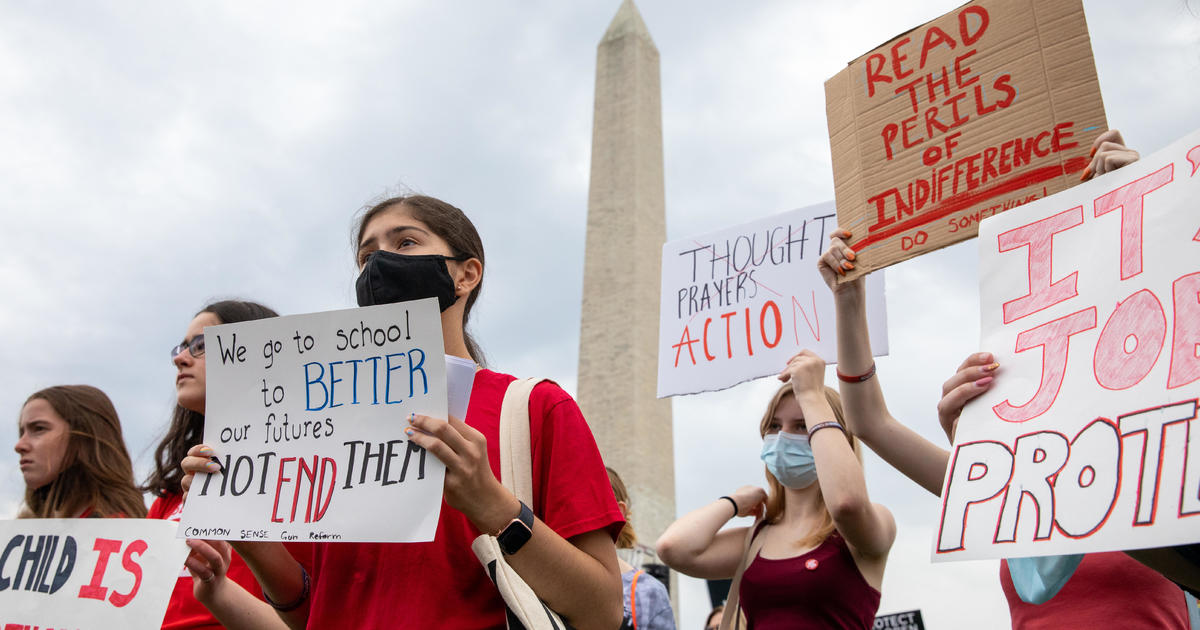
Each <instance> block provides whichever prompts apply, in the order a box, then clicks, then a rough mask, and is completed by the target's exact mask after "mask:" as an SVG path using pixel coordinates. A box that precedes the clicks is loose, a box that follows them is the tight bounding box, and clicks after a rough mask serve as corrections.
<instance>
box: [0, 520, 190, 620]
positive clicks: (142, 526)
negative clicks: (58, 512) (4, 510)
mask: <svg viewBox="0 0 1200 630" xmlns="http://www.w3.org/2000/svg"><path fill="white" fill-rule="evenodd" d="M176 527H177V525H176V524H175V523H171V522H168V521H160V520H155V519H138V518H78V519H32V518H31V519H20V520H15V521H0V628H20V629H25V628H41V629H43V630H52V629H56V628H64V629H66V628H69V629H70V630H89V629H94V630H101V629H107V628H130V629H131V630H137V629H139V628H142V629H145V630H151V629H155V630H157V628H159V627H160V626H161V625H162V619H163V614H164V613H166V611H167V602H168V601H169V600H170V599H171V591H173V590H174V589H175V582H176V576H178V575H179V568H180V567H181V566H183V561H184V559H185V558H186V557H187V554H188V547H187V545H186V544H184V542H183V541H182V540H179V539H177V538H176V537H175V529H176Z"/></svg>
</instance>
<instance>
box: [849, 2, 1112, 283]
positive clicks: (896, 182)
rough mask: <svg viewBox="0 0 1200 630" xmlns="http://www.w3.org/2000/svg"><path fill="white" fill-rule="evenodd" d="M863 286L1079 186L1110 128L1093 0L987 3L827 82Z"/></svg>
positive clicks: (968, 7) (906, 36)
mask: <svg viewBox="0 0 1200 630" xmlns="http://www.w3.org/2000/svg"><path fill="white" fill-rule="evenodd" d="M825 104H826V117H827V119H828V124H829V141H830V146H831V149H832V158H833V180H834V186H835V197H836V199H837V207H838V224H839V225H840V226H841V227H843V228H846V229H848V230H850V231H851V232H853V233H854V237H853V239H852V241H851V243H850V245H851V247H853V248H854V249H855V250H856V251H865V250H867V249H870V250H872V254H871V256H866V257H863V258H861V259H860V260H861V261H862V262H861V263H859V264H858V268H857V269H856V270H854V271H852V272H850V273H849V274H848V275H847V276H846V277H847V278H853V277H857V276H858V275H861V274H864V273H868V272H870V271H872V270H874V269H878V268H880V267H886V266H888V265H891V264H894V263H897V262H900V261H902V260H907V259H909V258H912V257H913V256H917V255H920V254H923V253H925V252H930V251H933V250H935V249H939V248H941V247H944V246H946V245H949V244H951V243H956V242H958V241H961V240H964V239H968V238H971V237H973V236H975V234H976V232H977V231H978V228H979V221H980V220H982V219H983V218H986V217H989V216H992V215H995V214H998V213H1000V212H1003V211H1005V210H1008V209H1009V208H1013V207H1016V206H1019V205H1022V204H1026V203H1029V202H1031V201H1033V200H1035V199H1042V198H1044V197H1047V196H1049V195H1052V194H1054V193H1056V192H1059V191H1061V190H1065V189H1067V188H1069V187H1070V186H1071V185H1073V184H1076V183H1078V182H1079V176H1080V173H1081V172H1082V171H1083V169H1084V168H1085V167H1086V166H1087V163H1088V161H1089V159H1088V152H1089V151H1090V148H1091V143H1092V140H1094V139H1095V137H1096V136H1097V135H1099V134H1100V133H1102V132H1103V131H1105V129H1107V123H1106V122H1105V118H1104V104H1103V102H1102V101H1101V100H1100V86H1099V84H1098V83H1097V81H1096V68H1095V64H1094V63H1093V62H1092V48H1091V40H1090V39H1089V37H1088V31H1087V23H1086V22H1085V20H1084V16H1083V6H1082V3H1081V0H1045V1H1038V2H1034V0H976V1H975V2H970V3H968V4H965V5H963V6H961V7H959V8H958V9H956V10H954V11H952V12H950V13H947V14H946V15H943V16H941V17H939V18H937V19H935V20H933V21H931V22H929V23H927V24H924V25H922V26H919V27H917V28H915V29H913V30H911V31H908V32H906V33H903V34H901V35H898V36H897V37H896V38H894V39H893V40H891V41H889V42H888V43H886V44H884V45H882V46H880V47H879V48H876V49H875V50H873V51H871V52H870V53H867V54H866V55H863V56H862V57H860V58H858V59H856V60H855V61H853V62H851V63H850V65H849V66H848V67H847V68H846V69H845V70H842V71H841V72H839V73H838V74H837V75H836V76H834V77H833V78H831V79H829V80H828V81H826V82H825Z"/></svg>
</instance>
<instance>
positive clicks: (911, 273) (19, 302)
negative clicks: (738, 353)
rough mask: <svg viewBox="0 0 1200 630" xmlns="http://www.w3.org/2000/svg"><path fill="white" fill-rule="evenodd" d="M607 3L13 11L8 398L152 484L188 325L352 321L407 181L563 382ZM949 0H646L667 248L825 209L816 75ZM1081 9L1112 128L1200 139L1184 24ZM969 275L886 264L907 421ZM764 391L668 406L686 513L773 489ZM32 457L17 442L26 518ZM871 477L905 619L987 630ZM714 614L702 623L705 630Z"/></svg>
mask: <svg viewBox="0 0 1200 630" xmlns="http://www.w3.org/2000/svg"><path fill="white" fill-rule="evenodd" d="M617 4H618V3H617V2H616V0H612V1H611V2H592V3H587V4H582V5H580V4H577V3H555V2H534V3H525V4H521V5H508V4H495V3H484V2H471V3H465V4H464V3H421V2H412V3H404V4H402V5H400V6H382V5H379V4H378V3H368V2H349V3H339V4H337V5H330V4H328V3H304V2H301V3H255V4H247V3H239V2H216V3H205V4H203V5H195V6H188V5H137V6H134V5H128V6H125V5H120V4H117V5H104V6H97V5H94V4H91V3H81V2H75V3H70V2H68V3H54V4H45V3H10V4H6V5H5V6H4V7H3V8H0V138H3V139H4V142H3V145H2V148H0V199H3V202H2V203H3V204H4V210H3V212H2V213H0V294H2V295H3V296H4V301H3V307H0V335H2V337H0V376H2V377H3V378H4V382H5V383H6V387H5V388H3V390H0V410H3V409H7V410H8V413H9V414H11V415H10V416H9V417H10V419H15V418H16V415H17V412H18V409H19V407H20V405H21V403H22V402H23V401H24V399H25V397H26V396H28V394H29V393H31V392H33V391H34V390H35V389H37V388H39V387H43V386H46V385H50V384H55V383H64V382H88V383H91V384H95V385H97V386H99V387H101V388H103V389H104V390H105V391H107V392H108V393H109V394H110V395H111V396H112V397H113V398H114V400H115V401H116V403H117V407H118V410H119V411H120V412H121V415H122V418H123V421H124V424H125V426H126V436H127V440H128V442H129V444H130V448H131V450H132V451H133V452H134V453H135V455H136V454H139V453H141V454H143V457H141V458H140V459H139V470H140V471H142V472H144V471H145V470H146V465H147V462H148V459H147V458H146V457H145V456H144V455H145V453H146V451H147V450H148V449H150V448H152V445H153V441H154V439H155V438H156V436H157V434H158V432H159V431H160V430H161V429H162V426H163V424H165V422H166V421H167V419H168V414H169V411H170V409H171V405H172V399H173V396H172V391H173V390H172V389H171V383H172V368H171V366H170V364H169V363H168V362H167V353H166V350H167V348H168V347H170V346H171V345H173V344H174V343H176V342H178V340H179V337H180V335H182V333H183V330H184V328H185V327H186V325H187V323H188V321H189V319H190V318H191V316H192V314H193V313H194V312H195V311H196V310H197V309H198V308H199V307H200V306H202V305H203V304H204V303H205V302H206V301H208V300H209V299H210V298H213V297H224V296H242V297H248V298H253V299H257V300H260V301H263V302H265V303H267V304H269V305H271V306H273V307H275V308H276V309H278V310H280V311H282V312H285V313H298V312H310V311H318V310H327V309H332V308H340V307H346V306H349V305H352V304H353V293H352V290H351V286H352V282H353V278H354V271H353V268H352V262H351V252H350V247H349V231H350V221H351V215H352V213H353V212H354V211H355V210H356V209H357V208H359V207H360V206H361V205H362V204H363V203H366V202H368V201H369V200H371V199H373V198H376V197H378V196H379V195H381V194H384V193H386V192H387V191H389V190H394V189H396V188H397V187H404V186H411V187H412V188H414V189H416V190H419V191H422V192H426V193H429V194H433V195H436V196H440V197H443V198H446V199H447V200H449V201H451V202H453V203H455V204H457V205H459V206H460V207H462V208H464V209H465V210H466V211H467V212H468V214H470V215H471V216H472V218H473V219H474V220H475V222H476V224H477V225H478V227H479V229H480V231H481V233H482V234H483V237H484V241H485V244H486V245H487V249H488V257H489V264H488V278H487V281H486V289H485V292H484V297H483V299H482V300H481V302H480V305H479V308H478V311H477V318H478V319H477V324H476V325H475V328H476V331H477V332H478V333H479V336H480V337H481V338H482V340H483V343H484V346H485V349H486V350H487V351H488V353H489V355H490V357H491V359H492V364H493V365H494V366H496V367H497V368H500V369H503V370H506V371H510V372H514V373H518V374H525V375H532V374H539V375H546V376H549V377H552V378H555V379H557V380H559V381H560V382H561V383H563V384H564V385H565V386H567V387H568V388H573V386H574V383H575V366H576V363H577V360H578V328H579V325H578V317H579V301H580V291H581V288H580V282H581V280H580V278H581V277H582V261H583V230H584V224H585V215H586V199H587V175H588V169H589V164H588V160H589V155H590V150H589V146H590V134H591V106H592V82H593V77H594V72H595V65H594V64H595V45H596V43H597V42H598V40H599V38H600V36H601V34H602V33H603V31H604V28H605V26H606V25H607V23H608V21H609V20H610V19H611V17H612V15H613V14H614V13H615V10H616V6H617ZM958 4H959V2H958V1H957V0H955V1H950V0H944V1H938V2H928V3H925V4H924V5H923V6H908V5H905V3H892V2H880V1H878V0H860V1H857V2H854V1H852V2H840V3H836V4H830V3H815V2H814V3H799V4H797V3H787V2H768V3H760V4H755V5H744V4H736V3H735V4H730V3H715V2H699V3H697V2H688V3H683V2H649V1H648V0H645V1H643V2H642V3H641V6H640V9H641V11H642V14H643V16H644V18H645V20H646V23H647V24H648V26H649V28H650V30H651V32H652V34H653V36H654V38H655V41H656V43H657V45H658V47H659V50H660V52H661V55H662V77H663V104H664V112H663V116H664V140H665V157H666V169H667V182H666V186H667V188H666V193H667V204H668V210H667V212H668V216H667V225H668V237H669V238H678V237H681V236H684V235H687V234H691V233H701V232H705V231H708V230H712V229H714V228H718V227H721V226H724V225H728V224H730V223H733V222H741V221H744V220H746V219H747V218H750V217H753V216H763V215H767V214H772V213H775V212H778V211H782V210H785V209H788V208H794V207H799V206H805V205H809V204H812V203H817V202H820V201H823V200H826V199H829V198H831V197H832V178H831V172H830V161H829V156H828V140H827V136H826V130H825V118H824V97H823V87H822V86H823V82H824V80H825V79H826V78H827V77H829V76H831V75H832V74H834V73H835V72H836V71H837V70H838V69H840V68H841V67H842V66H843V65H844V64H845V63H846V62H847V61H849V60H850V59H852V58H854V57H857V56H858V55H860V54H862V53H863V52H865V51H867V50H869V49H870V48H872V47H873V46H875V45H877V44H878V43H880V42H882V41H885V40H886V39H888V38H890V37H892V36H893V35H895V34H897V33H899V32H901V31H903V30H906V29H907V28H909V27H911V26H913V25H915V24H918V23H920V22H923V21H925V20H928V19H930V18H932V17H935V16H936V15H939V14H940V13H942V12H945V11H947V10H950V9H952V8H954V7H955V6H957V5H958ZM1086 10H1087V17H1088V20H1089V24H1090V28H1091V32H1092V41H1093V48H1094V50H1095V55H1096V63H1097V67H1098V70H1099V73H1100V80H1101V85H1102V88H1103V90H1104V97H1105V106H1106V110H1107V112H1108V117H1109V120H1110V122H1111V123H1112V124H1113V125H1114V126H1118V127H1120V128H1121V129H1122V130H1123V131H1125V132H1126V138H1128V139H1129V140H1130V142H1131V143H1133V144H1134V145H1135V146H1137V147H1138V148H1140V149H1143V150H1144V151H1147V152H1148V151H1152V150H1154V149H1156V148H1158V147H1160V146H1162V145H1164V144H1166V143H1167V142H1169V141H1170V140H1172V139H1174V138H1176V137H1178V136H1180V135H1182V134H1184V133H1186V132H1188V131H1191V130H1193V129H1195V128H1197V127H1200V112H1198V111H1197V110H1196V108H1195V104H1196V103H1197V102H1200V82H1197V81H1195V80H1194V78H1195V77H1196V76H1198V73H1197V70H1198V69H1200V53H1198V52H1197V51H1200V46H1198V45H1197V44H1198V43H1200V22H1198V21H1197V20H1196V18H1195V17H1194V16H1192V15H1191V14H1190V13H1189V12H1188V11H1187V8H1186V6H1184V5H1183V3H1162V4H1152V5H1147V4H1145V3H1143V4H1142V5H1137V6H1135V5H1133V4H1129V3H1118V2H1087V3H1086ZM623 245H624V244H623V243H620V242H617V243H613V244H612V246H613V247H622V246H623ZM974 265H975V255H974V249H973V246H972V245H971V244H966V245H960V246H957V247H955V248H951V249H950V250H947V251H945V252H941V253H938V254H935V255H931V256H927V257H925V258H923V259H919V260H914V261H912V262H909V263H905V264H904V265H900V266H898V267H896V268H894V269H889V270H888V272H887V281H888V296H889V297H888V307H889V316H890V318H891V319H890V321H891V328H890V330H891V343H892V357H890V358H886V359H882V360H881V361H880V363H879V365H880V375H881V378H883V379H884V383H885V387H886V391H887V393H888V394H889V402H890V403H891V404H892V407H893V411H894V412H895V413H896V415H897V416H898V417H900V418H902V419H904V420H906V421H908V422H911V423H912V425H913V426H914V427H916V428H917V429H918V430H919V431H921V432H922V433H924V434H925V435H927V436H928V437H929V438H930V439H933V440H935V441H938V442H941V441H942V440H944V438H943V437H942V436H941V434H940V430H939V429H938V428H937V426H936V422H935V421H934V418H933V413H932V406H933V404H934V402H935V401H936V396H937V393H938V391H939V386H940V383H941V382H942V380H943V379H945V378H946V377H947V376H948V375H949V373H950V371H951V370H953V368H954V367H955V366H956V365H957V364H958V362H959V361H960V360H961V357H962V355H964V354H965V353H967V352H969V351H971V350H973V349H975V345H976V344H977V339H978V323H977V322H978V313H977V307H976V306H975V304H976V299H977V297H976V296H977V292H976V289H975V283H976V280H975V273H974V272H975V267H974ZM772 388H773V385H772V384H771V383H770V382H768V381H761V382H756V383H749V384H746V385H743V386H740V387H738V388H735V389H733V390H730V391H727V392H722V393H717V394H709V395H705V396H700V397H690V398H683V399H680V400H679V401H678V402H677V403H676V404H675V417H676V429H675V435H676V441H677V443H676V448H677V450H676V453H677V455H676V462H677V470H678V471H679V473H678V474H677V479H678V480H679V488H678V491H677V502H678V503H677V504H678V507H679V509H680V510H689V509H692V508H694V507H695V506H696V505H698V504H701V503H704V502H707V501H708V500H711V498H712V497H713V496H717V495H720V494H723V493H725V492H727V491H728V490H729V489H730V488H733V487H736V486H737V485H741V484H743V483H760V482H761V467H760V466H759V465H758V463H757V459H756V458H755V455H756V454H757V452H758V439H757V436H756V435H755V434H754V433H753V430H752V429H751V430H749V431H747V430H746V428H745V427H746V426H752V425H753V424H754V422H756V420H757V416H758V414H759V413H760V404H761V401H762V400H764V399H765V397H766V395H767V394H768V392H769V391H770V390H771V389H772ZM718 437H719V438H720V446H719V450H715V447H714V446H713V444H714V442H715V441H716V439H717V438H718ZM700 453H703V454H704V455H703V456H704V457H705V464H704V465H701V464H700V462H699V461H698V457H697V455H698V454H700ZM714 453H716V454H717V455H719V457H713V456H712V455H713V454H714ZM714 461H715V464H714ZM15 468H16V459H15V458H14V457H13V454H12V452H11V450H9V451H6V452H5V453H4V454H3V455H0V470H4V471H7V472H3V473H0V511H5V512H7V513H11V512H12V511H13V510H12V509H6V506H8V507H10V508H14V509H15V505H16V504H17V502H18V501H19V496H20V492H21V491H22V488H21V486H20V477H19V475H16V474H13V473H12V471H13V470H15ZM868 475H869V477H870V484H871V489H872V491H873V492H874V493H875V496H877V497H881V496H882V497H887V502H888V503H889V505H891V507H892V509H893V511H894V512H895V513H896V515H897V520H898V522H899V524H900V527H901V532H902V533H901V537H900V539H899V542H898V544H897V549H896V551H895V552H894V553H893V561H892V562H891V563H890V566H889V569H888V575H887V577H886V578H885V586H884V606H883V610H902V609H910V608H916V607H920V608H922V609H923V610H926V611H928V612H927V618H928V619H930V620H933V619H942V620H944V621H943V623H942V625H945V624H946V623H951V620H957V619H961V618H964V616H965V615H967V614H972V613H975V612H978V610H979V609H978V608H977V607H978V606H982V607H983V610H985V611H987V612H988V614H989V616H991V617H993V618H991V619H990V620H989V621H987V622H981V625H980V627H985V626H986V627H995V628H1002V627H1007V623H1006V621H1005V618H1004V614H1005V613H1004V612H1003V611H1004V607H1003V604H1002V602H1000V603H999V604H997V600H996V598H997V597H999V589H998V588H997V585H996V581H995V575H994V573H995V566H994V564H991V563H982V564H979V565H971V566H968V565H954V566H953V567H947V566H942V565H939V566H937V567H931V566H930V565H929V564H928V561H927V557H928V555H927V553H926V552H925V551H924V550H925V549H927V545H928V529H929V527H931V522H932V521H931V514H932V512H931V510H930V507H929V506H931V505H934V503H932V501H933V500H932V498H931V497H928V496H927V495H922V494H921V491H919V490H918V489H917V488H916V487H915V486H913V485H912V484H909V482H907V480H905V479H902V478H900V477H899V476H898V475H896V474H895V473H894V472H893V471H891V470H889V469H888V468H887V467H886V466H884V465H882V464H880V463H879V462H878V461H877V460H874V459H872V458H868ZM917 584H921V585H929V587H928V588H917V587H915V586H914V585H917ZM935 586H936V587H935ZM685 590H686V592H688V593H693V594H696V593H698V591H697V590H696V589H695V587H694V586H688V587H685ZM698 599H699V598H698V597H693V596H689V597H687V598H686V599H685V601H684V606H685V609H684V610H683V611H682V615H683V627H699V625H700V620H701V618H702V615H703V614H704V612H705V611H703V610H702V608H703V605H702V604H701V603H700V602H699V601H698Z"/></svg>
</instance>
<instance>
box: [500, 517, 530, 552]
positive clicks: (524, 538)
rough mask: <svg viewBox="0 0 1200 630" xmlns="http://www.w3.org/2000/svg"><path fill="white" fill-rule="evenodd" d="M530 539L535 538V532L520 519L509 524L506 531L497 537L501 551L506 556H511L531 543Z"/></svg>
mask: <svg viewBox="0 0 1200 630" xmlns="http://www.w3.org/2000/svg"><path fill="white" fill-rule="evenodd" d="M530 538H533V531H532V530H530V529H529V526H528V525H526V524H525V523H522V522H521V521H520V520H518V519H513V522H511V523H509V524H508V527H505V528H504V531H502V532H500V535H499V536H497V537H496V542H498V543H500V550H501V551H503V552H504V553H505V555H509V556H511V555H512V554H514V553H517V551H518V550H519V549H520V548H521V547H523V546H524V545H525V543H527V542H529V539H530Z"/></svg>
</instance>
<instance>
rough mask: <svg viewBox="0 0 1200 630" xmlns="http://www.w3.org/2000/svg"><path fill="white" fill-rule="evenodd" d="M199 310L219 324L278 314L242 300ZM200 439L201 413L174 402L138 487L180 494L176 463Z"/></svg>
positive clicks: (162, 493)
mask: <svg viewBox="0 0 1200 630" xmlns="http://www.w3.org/2000/svg"><path fill="white" fill-rule="evenodd" d="M200 313H212V314H213V315H216V316H217V321H219V322H220V323H222V324H233V323H236V322H245V321H249V320H252V319H266V318H268V317H279V313H276V312H275V311H274V310H272V309H271V308H270V307H267V306H263V305H262V304H259V303H258V302H248V301H245V300H221V301H219V302H213V303H211V304H209V305H208V306H205V307H204V308H202V309H200V311H199V312H198V313H196V315H199V314H200ZM203 441H204V414H202V413H197V412H195V411H192V410H191V409H184V408H183V407H181V406H179V404H178V403H176V404H175V411H174V412H173V413H172V414H171V424H170V425H169V426H168V427H167V433H166V435H164V436H163V439H162V441H160V442H159V443H158V448H156V449H154V472H152V473H150V477H149V478H148V479H146V482H145V483H143V484H142V487H141V489H142V490H143V491H144V492H149V493H151V494H153V495H154V496H156V497H165V496H167V495H169V494H182V493H183V486H182V485H181V481H182V480H183V469H181V468H180V467H179V463H180V462H182V461H183V458H184V457H185V456H187V452H188V450H190V449H191V448H192V447H193V446H195V445H197V444H200V443H201V442H203Z"/></svg>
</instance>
